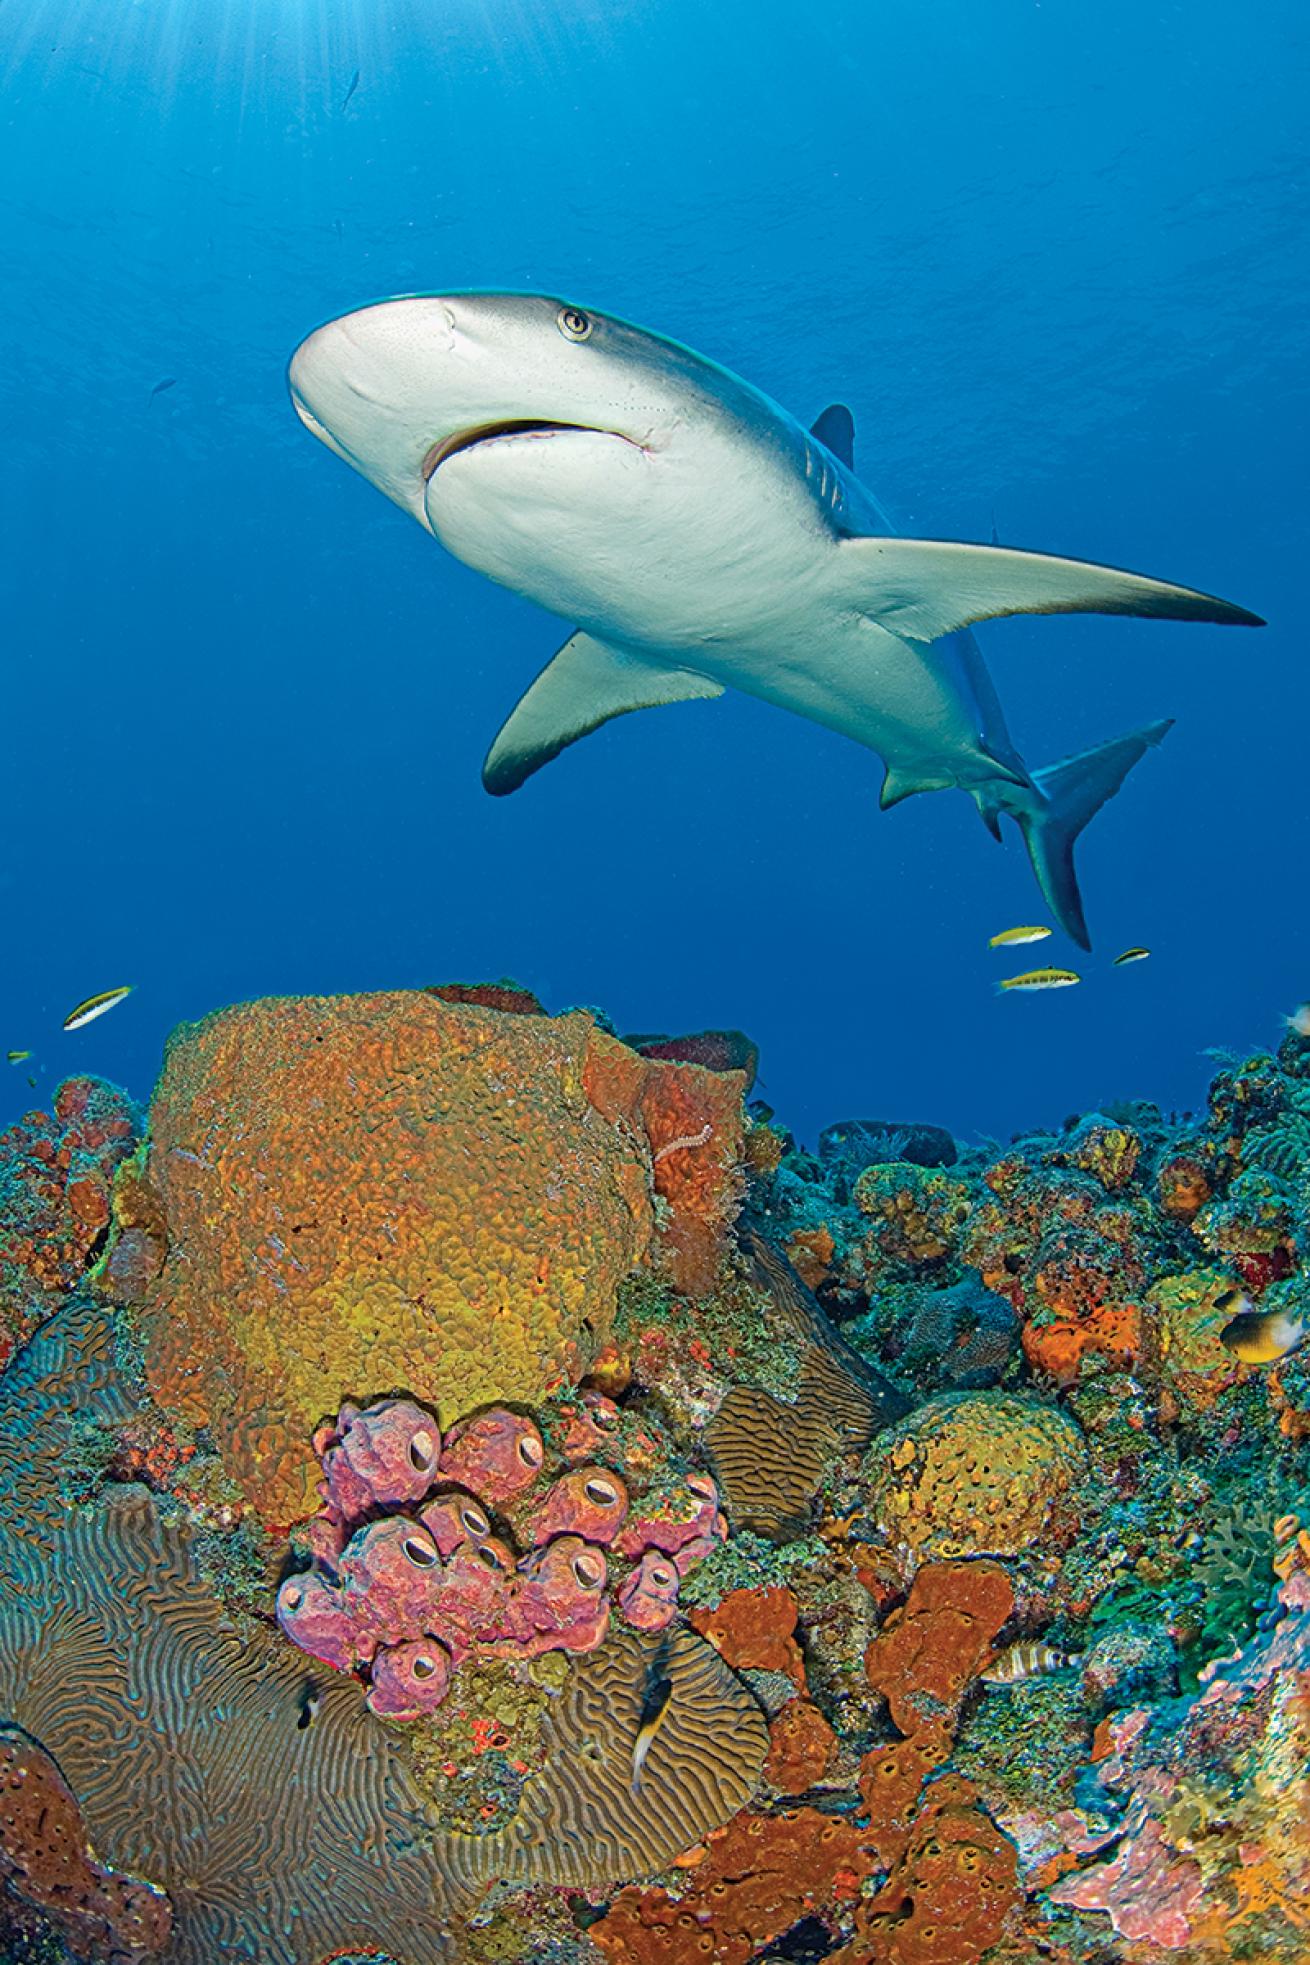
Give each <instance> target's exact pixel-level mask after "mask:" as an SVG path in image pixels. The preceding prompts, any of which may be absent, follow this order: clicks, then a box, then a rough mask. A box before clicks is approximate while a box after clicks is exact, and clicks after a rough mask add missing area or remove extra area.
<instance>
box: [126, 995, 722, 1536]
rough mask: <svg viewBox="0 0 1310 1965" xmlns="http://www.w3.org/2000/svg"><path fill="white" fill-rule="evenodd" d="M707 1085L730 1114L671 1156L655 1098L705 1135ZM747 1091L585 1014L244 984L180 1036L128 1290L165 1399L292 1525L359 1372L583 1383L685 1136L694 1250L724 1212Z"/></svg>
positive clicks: (166, 1080) (131, 1219)
mask: <svg viewBox="0 0 1310 1965" xmlns="http://www.w3.org/2000/svg"><path fill="white" fill-rule="evenodd" d="M666 1078H672V1079H674V1080H676V1085H675V1087H674V1091H675V1092H676V1097H674V1096H673V1094H672V1093H671V1092H670V1090H669V1087H668V1086H667V1085H665V1083H664V1081H665V1079H666ZM657 1081H658V1085H657ZM703 1083H704V1084H708V1086H709V1089H708V1091H707V1092H706V1093H705V1094H704V1097H705V1099H707V1100H708V1101H710V1102H711V1104H712V1108H713V1115H714V1116H713V1119H712V1120H706V1121H705V1122H704V1125H703V1127H701V1128H698V1129H696V1133H697V1136H696V1141H695V1144H694V1145H692V1146H685V1147H682V1146H680V1147H679V1149H678V1153H677V1154H674V1153H672V1152H669V1151H668V1147H667V1140H665V1141H664V1142H663V1144H664V1148H665V1151H666V1155H667V1157H666V1160H665V1161H663V1162H660V1163H659V1164H658V1165H656V1164H654V1163H655V1162H656V1161H658V1159H659V1153H660V1150H661V1140H660V1139H659V1138H657V1137H656V1136H655V1133H656V1128H655V1125H654V1124H653V1123H651V1115H652V1113H654V1112H656V1111H659V1112H661V1113H662V1110H663V1106H664V1105H667V1104H669V1103H670V1100H671V1099H672V1103H673V1104H674V1105H676V1106H677V1107H678V1108H679V1111H678V1115H677V1119H676V1121H675V1123H674V1125H673V1128H672V1130H673V1132H674V1134H675V1135H680V1134H681V1133H684V1132H691V1131H692V1130H693V1129H692V1127H691V1119H692V1118H694V1117H697V1116H698V1113H699V1110H700V1107H699V1106H698V1104H697V1100H698V1097H699V1096H700V1095H701V1091H702V1084H703ZM657 1089H659V1090H661V1096H658V1097H657V1096H656V1090H657ZM740 1104H741V1099H740V1083H739V1081H738V1080H737V1079H735V1078H734V1079H732V1080H729V1079H728V1078H726V1077H724V1076H722V1075H718V1076H715V1075H714V1074H710V1073H708V1072H704V1071H701V1070H700V1069H698V1068H697V1067H696V1066H693V1065H671V1064H658V1063H653V1062H652V1063H648V1062H647V1061H645V1060H643V1059H640V1058H637V1057H636V1056H635V1055H634V1054H633V1053H631V1052H628V1051H625V1050H624V1048H623V1047H622V1046H621V1045H619V1044H617V1043H615V1041H614V1040H613V1039H612V1038H608V1037H605V1036H603V1034H602V1033H601V1032H599V1031H598V1030H597V1029H596V1027H595V1025H594V1023H593V1022H592V1020H591V1019H590V1017H588V1016H586V1015H585V1014H583V1013H580V1012H574V1013H570V1014H568V1015H565V1016H561V1017H544V1016H540V1017H538V1016H532V1017H526V1016H514V1015H509V1014H505V1013H502V1012H499V1011H496V1010H490V1009H485V1008H482V1007H479V1006H473V1005H467V1004H448V1003H444V1002H442V1001H440V1000H439V999H438V998H436V997H434V996H430V995H427V994H423V993H418V992H415V993H404V994H402V993H392V994H386V995H381V994H380V995H371V996H353V997H335V998H327V997H303V998H275V999H270V1000H266V1001H263V1002H259V1003H252V1004H245V1005H241V1006H239V1007H237V1008H235V1009H231V1010H224V1011H220V1012H218V1013H217V1014H215V1015H213V1016H211V1017H207V1018H206V1019H205V1020H204V1021H203V1022H201V1023H199V1024H193V1025H184V1026H183V1027H182V1028H181V1030H180V1031H178V1032H177V1033H176V1034H175V1035H174V1037H173V1039H172V1040H171V1042H170V1044H169V1047H168V1051H167V1055H166V1059H165V1064H164V1070H163V1074H162V1076H161V1078H160V1081H159V1084H158V1086H157V1088H156V1092H155V1097H154V1101H153V1103H152V1106H151V1116H150V1145H149V1154H148V1157H147V1159H146V1160H145V1163H144V1166H143V1167H142V1168H140V1169H136V1168H135V1167H134V1168H133V1169H132V1170H131V1175H130V1178H125V1180H124V1183H123V1195H122V1201H123V1206H122V1207H121V1208H120V1222H121V1227H122V1234H121V1237H120V1241H119V1244H118V1246H117V1249H116V1250H115V1251H112V1252H111V1254H110V1257H109V1260H108V1262H107V1264H106V1270H105V1280H106V1284H107V1287H108V1288H109V1290H110V1292H111V1293H114V1294H117V1295H118V1296H119V1297H120V1298H130V1299H131V1300H134V1301H135V1302H136V1303H137V1307H138V1309H139V1312H140V1323H141V1330H142V1335H143V1337H144V1340H145V1348H146V1362H147V1370H148V1373H149V1378H150V1384H151V1388H152V1390H153V1391H154V1392H155V1394H156V1396H157V1397H158V1398H159V1399H160V1401H161V1403H162V1404H164V1405H165V1406H167V1407H169V1408H171V1409H172V1410H174V1411H176V1412H180V1413H181V1414H182V1415H184V1416H185V1417H186V1418H188V1419H190V1420H191V1421H193V1422H195V1423H200V1424H205V1425H208V1426H209V1427H210V1428H211V1429H212V1431H213V1434H214V1438H215V1440H216V1442H217V1444H218V1447H219V1450H220V1452H221V1453H222V1454H223V1456H224V1458H225V1460H226V1462H227V1465H228V1467H229V1469H230V1471H231V1472H232V1474H233V1475H234V1477H235V1478H236V1480H237V1481H238V1482H239V1484H240V1485H241V1487H242V1489H243V1491H244V1492H245V1494H246V1495H247V1497H248V1498H249V1499H250V1500H251V1501H252V1502H254V1504H255V1505H256V1506H257V1507H258V1508H259V1509H260V1510H261V1512H262V1513H263V1514H264V1515H265V1517H266V1518H267V1519H269V1520H272V1521H274V1522H289V1521H291V1520H294V1519H296V1518H298V1517H300V1516H303V1515H305V1514H307V1513H308V1512H309V1510H310V1509H311V1508H312V1506H313V1502H314V1482H315V1479H316V1476H317V1472H318V1469H317V1466H316V1463H315V1460H314V1455H313V1451H312V1447H311V1435H312V1433H313V1431H314V1427H315V1425H316V1424H317V1423H318V1422H319V1421H320V1420H321V1419H322V1418H323V1417H324V1415H325V1414H327V1413H330V1412H333V1411H335V1410H336V1408H337V1406H338V1404H339V1402H340V1399H341V1397H342V1396H343V1394H344V1395H348V1396H350V1397H354V1398H358V1397H361V1396H362V1397H365V1398H367V1397H372V1396H374V1395H377V1394H385V1393H388V1392H392V1391H402V1390H403V1391H405V1392H408V1393H410V1394H412V1395H413V1396H415V1397H417V1398H419V1399H422V1400H424V1401H425V1402H427V1403H429V1404H430V1405H432V1406H433V1407H434V1408H435V1409H436V1410H437V1412H438V1415H439V1417H440V1419H441V1422H442V1424H443V1425H444V1424H445V1423H446V1422H447V1421H448V1420H450V1419H451V1418H453V1417H454V1416H455V1415H456V1414H458V1413H461V1412H468V1411H470V1410H471V1409H473V1408H475V1407H477V1406H478V1405H480V1404H483V1403H486V1402H489V1401H491V1400H497V1399H498V1400H506V1399H508V1400H517V1401H520V1402H524V1403H530V1402H532V1401H534V1400H536V1399H538V1398H540V1397H541V1395H542V1394H543V1393H545V1392H546V1391H547V1390H549V1389H550V1388H551V1387H552V1386H555V1385H557V1384H559V1383H560V1382H561V1381H562V1380H564V1379H569V1378H576V1377H578V1376H579V1375H580V1373H581V1372H582V1371H583V1370H584V1369H585V1367H586V1365H587V1363H588V1362H589V1361H590V1358H591V1356H592V1355H593V1353H594V1351H595V1349H596V1348H597V1347H598V1346H599V1345H601V1344H603V1343H604V1341H605V1340H606V1338H607V1337H608V1335H609V1331H610V1324H611V1317H612V1311H613V1301H614V1291H615V1287H616V1285H617V1283H618V1282H619V1280H620V1279H621V1278H622V1277H623V1276H624V1275H625V1274H626V1273H627V1272H628V1271H629V1270H630V1269H631V1268H632V1266H633V1264H634V1263H635V1262H636V1261H637V1260H638V1258H639V1257H640V1256H641V1255H642V1254H643V1252H644V1251H645V1249H646V1247H647V1244H648V1242H649V1241H650V1239H651V1235H652V1230H653V1223H654V1208H653V1202H652V1192H651V1190H652V1186H655V1187H657V1188H658V1187H660V1186H661V1185H663V1184H664V1183H663V1180H662V1176H664V1175H665V1173H666V1169H667V1170H672V1169H673V1168H674V1167H675V1166H676V1164H677V1161H678V1159H679V1158H681V1160H682V1161H684V1162H694V1163H695V1174H694V1178H693V1176H691V1175H690V1174H688V1175H679V1179H680V1180H681V1181H682V1182H683V1184H684V1185H686V1184H687V1183H688V1182H689V1181H690V1182H691V1184H692V1186H693V1187H694V1193H693V1195H692V1201H693V1205H694V1206H695V1207H696V1208H697V1209H698V1213H697V1217H696V1226H697V1229H698V1231H699V1232H700V1243H698V1246H701V1245H703V1243H704V1238H705V1235H706V1234H709V1233H710V1232H711V1229H712V1228H715V1227H716V1226H717V1227H721V1223H722V1220H723V1219H724V1218H726V1213H727V1208H728V1199H727V1189H728V1186H729V1177H728V1175H727V1174H726V1173H725V1167H726V1166H728V1165H729V1164H730V1163H731V1162H732V1161H733V1159H734V1157H735V1153H736V1150H737V1146H738V1145H739V1141H740ZM734 1111H735V1112H736V1114H737V1118H736V1127H737V1131H736V1135H735V1137H734V1136H733V1131H732V1126H733V1113H734ZM701 1131H703V1132H704V1135H705V1136H704V1138H703V1140H702V1139H701V1138H700V1137H699V1134H700V1132H701ZM669 1198H670V1201H671V1204H672V1206H673V1208H674V1213H675V1218H676V1214H677V1199H676V1197H675V1196H674V1195H672V1194H670V1197H669ZM716 1211H717V1212H716ZM143 1222H144V1223H147V1224H149V1223H150V1222H155V1223H156V1224H159V1226H158V1227H156V1229H155V1231H154V1239H153V1242H152V1247H151V1252H150V1259H149V1260H144V1261H143V1259H142V1253H141V1248H140V1243H141V1240H142V1237H143V1235H147V1236H148V1235H149V1230H148V1228H143V1227H142V1223H143ZM684 1225H685V1224H684ZM120 1257H121V1259H120ZM152 1271H153V1273H152Z"/></svg>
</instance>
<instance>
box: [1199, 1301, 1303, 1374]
mask: <svg viewBox="0 0 1310 1965" xmlns="http://www.w3.org/2000/svg"><path fill="white" fill-rule="evenodd" d="M1229 1297H1237V1298H1239V1299H1240V1301H1241V1303H1242V1304H1243V1305H1244V1308H1242V1309H1240V1310H1238V1312H1237V1315H1236V1316H1235V1317H1234V1318H1233V1319H1232V1321H1231V1323H1227V1324H1225V1325H1224V1327H1223V1329H1222V1330H1221V1331H1220V1333H1219V1342H1220V1343H1221V1344H1224V1345H1227V1347H1228V1349H1229V1350H1230V1351H1231V1352H1232V1354H1233V1356H1234V1357H1235V1358H1240V1359H1241V1361H1242V1363H1243V1364H1244V1365H1276V1364H1277V1363H1278V1362H1279V1360H1280V1359H1282V1358H1290V1357H1291V1355H1292V1353H1293V1351H1298V1350H1299V1349H1300V1348H1301V1346H1302V1344H1304V1342H1305V1321H1304V1319H1303V1318H1301V1317H1292V1316H1289V1315H1288V1313H1287V1311H1286V1310H1255V1309H1252V1307H1251V1304H1250V1300H1249V1299H1248V1298H1247V1297H1245V1296H1243V1295H1242V1292H1241V1291H1240V1290H1229V1291H1228V1292H1227V1293H1226V1294H1225V1295H1224V1296H1221V1297H1220V1298H1219V1299H1218V1301H1217V1302H1216V1304H1215V1308H1216V1309H1217V1310H1227V1309H1230V1308H1232V1307H1233V1306H1232V1305H1231V1304H1230V1303H1229V1300H1228V1299H1229Z"/></svg>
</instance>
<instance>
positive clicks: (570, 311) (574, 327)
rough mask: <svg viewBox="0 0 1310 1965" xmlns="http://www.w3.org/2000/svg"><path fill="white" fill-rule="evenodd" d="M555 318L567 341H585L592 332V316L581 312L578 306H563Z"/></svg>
mask: <svg viewBox="0 0 1310 1965" xmlns="http://www.w3.org/2000/svg"><path fill="white" fill-rule="evenodd" d="M555 319H556V321H557V323H558V325H559V331H560V333H561V334H562V335H563V336H564V339H565V340H566V341H585V340H586V339H587V337H588V335H589V334H590V333H591V319H590V316H589V315H587V314H580V313H579V312H578V310H577V308H576V307H561V308H560V310H559V313H558V314H557V315H556V316H555Z"/></svg>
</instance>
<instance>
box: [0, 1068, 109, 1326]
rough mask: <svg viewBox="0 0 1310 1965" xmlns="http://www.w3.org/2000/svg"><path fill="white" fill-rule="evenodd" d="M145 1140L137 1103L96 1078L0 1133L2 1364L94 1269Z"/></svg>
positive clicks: (71, 1082) (68, 1083)
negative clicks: (118, 1185) (120, 1172)
mask: <svg viewBox="0 0 1310 1965" xmlns="http://www.w3.org/2000/svg"><path fill="white" fill-rule="evenodd" d="M139 1133H140V1117H139V1115H138V1113H137V1109H136V1107H135V1105H134V1104H133V1103H132V1101H131V1099H130V1098H128V1096H127V1094H126V1093H125V1092H120V1091H119V1089H118V1087H117V1086H116V1085H108V1084H106V1083H105V1082H104V1081H103V1079H99V1078H65V1080H64V1081H63V1083H62V1084H61V1085H59V1086H58V1087H57V1088H56V1090H55V1095H54V1098H53V1099H52V1100H51V1109H50V1111H49V1112H29V1113H28V1115H27V1117H26V1118H25V1119H20V1120H19V1121H18V1122H17V1124H16V1125H13V1126H10V1127H8V1128H7V1129H6V1130H5V1131H4V1132H3V1133H0V1365H3V1363H4V1361H5V1359H6V1358H7V1357H8V1355H9V1353H10V1351H11V1350H12V1349H13V1347H14V1346H15V1345H16V1344H21V1343H23V1342H25V1340H26V1339H27V1338H28V1337H30V1336H31V1334H32V1332H33V1331H34V1330H35V1329H36V1327H37V1325H38V1324H39V1323H41V1322H42V1321H43V1319H44V1318H46V1317H48V1316H50V1315H51V1313H52V1312H53V1311H55V1310H57V1309H58V1308H59V1305H60V1304H61V1303H62V1302H63V1301H64V1299H65V1297H67V1296H68V1295H69V1293H70V1292H71V1291H72V1290H74V1289H76V1288H77V1286H78V1284H79V1283H80V1282H81V1280H82V1278H83V1276H84V1275H85V1274H86V1272H87V1270H88V1269H89V1268H90V1267H91V1265H92V1263H93V1262H94V1261H95V1258H96V1255H97V1253H98V1251H99V1248H100V1244H101V1243H102V1241H103V1240H104V1235H105V1230H106V1229H107V1228H108V1226H109V1206H110V1198H109V1197H110V1192H111V1190H112V1187H113V1181H114V1173H115V1170H116V1169H117V1167H118V1166H119V1165H120V1163H121V1162H122V1161H123V1160H124V1159H126V1157H127V1156H128V1154H130V1153H131V1151H132V1149H133V1147H134V1146H135V1144H136V1142H137V1138H138V1136H139Z"/></svg>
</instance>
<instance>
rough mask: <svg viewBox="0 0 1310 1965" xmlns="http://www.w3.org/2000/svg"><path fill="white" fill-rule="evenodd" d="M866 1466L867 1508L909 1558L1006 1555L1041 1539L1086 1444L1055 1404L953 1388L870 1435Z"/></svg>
mask: <svg viewBox="0 0 1310 1965" xmlns="http://www.w3.org/2000/svg"><path fill="white" fill-rule="evenodd" d="M866 1466H867V1467H868V1470H869V1475H870V1479H871V1482H872V1491H871V1495H870V1500H869V1509H870V1512H871V1513H872V1514H873V1515H874V1517H875V1519H876V1520H877V1521H878V1523H879V1525H880V1527H882V1528H883V1529H884V1530H885V1532H886V1533H887V1534H888V1536H890V1538H891V1539H892V1540H893V1541H894V1542H896V1543H899V1544H902V1545H903V1546H904V1547H906V1548H908V1549H909V1550H910V1551H911V1553H912V1554H913V1555H914V1556H915V1557H916V1558H919V1559H923V1558H927V1557H958V1556H1015V1555H1018V1554H1019V1553H1020V1552H1021V1551H1022V1550H1024V1549H1026V1548H1028V1547H1029V1546H1031V1545H1032V1544H1034V1543H1037V1542H1039V1541H1040V1540H1041V1538H1042V1536H1043V1533H1044V1532H1045V1531H1047V1528H1048V1519H1049V1517H1050V1514H1051V1510H1052V1508H1053V1506H1054V1504H1055V1503H1056V1502H1057V1501H1059V1500H1060V1499H1061V1498H1062V1497H1063V1496H1065V1495H1066V1494H1067V1493H1068V1492H1069V1490H1070V1488H1071V1487H1072V1486H1073V1485H1074V1484H1075V1483H1076V1482H1077V1481H1079V1480H1080V1479H1081V1478H1082V1476H1083V1475H1084V1473H1085V1472H1086V1469H1087V1450H1086V1447H1085V1445H1084V1443H1083V1436H1082V1433H1081V1432H1080V1430H1079V1428H1078V1427H1077V1426H1076V1425H1075V1424H1074V1423H1073V1421H1072V1420H1070V1419H1067V1418H1066V1417H1065V1416H1064V1414H1063V1413H1062V1412H1060V1411H1059V1410H1058V1409H1057V1408H1056V1407H1055V1406H1050V1405H1041V1404H1039V1403H1038V1402H1037V1401H1036V1400H1033V1399H1021V1398H1014V1397H1011V1396H1010V1395H1009V1394H1007V1393H997V1392H977V1393H963V1394H956V1395H954V1396H951V1397H947V1398H941V1399H930V1400H929V1401H928V1403H927V1404H926V1405H922V1406H919V1407H918V1408H917V1409H916V1410H915V1411H914V1412H913V1413H911V1415H910V1417H909V1418H908V1419H905V1420H903V1421H902V1422H901V1424H900V1425H899V1426H897V1427H895V1428H894V1429H893V1430H892V1431H891V1432H887V1433H883V1434H882V1435H880V1437H879V1439H878V1441H877V1443H876V1445H875V1446H874V1447H873V1448H872V1450H871V1452H870V1454H869V1456H868V1460H867V1461H866ZM1048 1539H1049V1537H1048Z"/></svg>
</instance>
